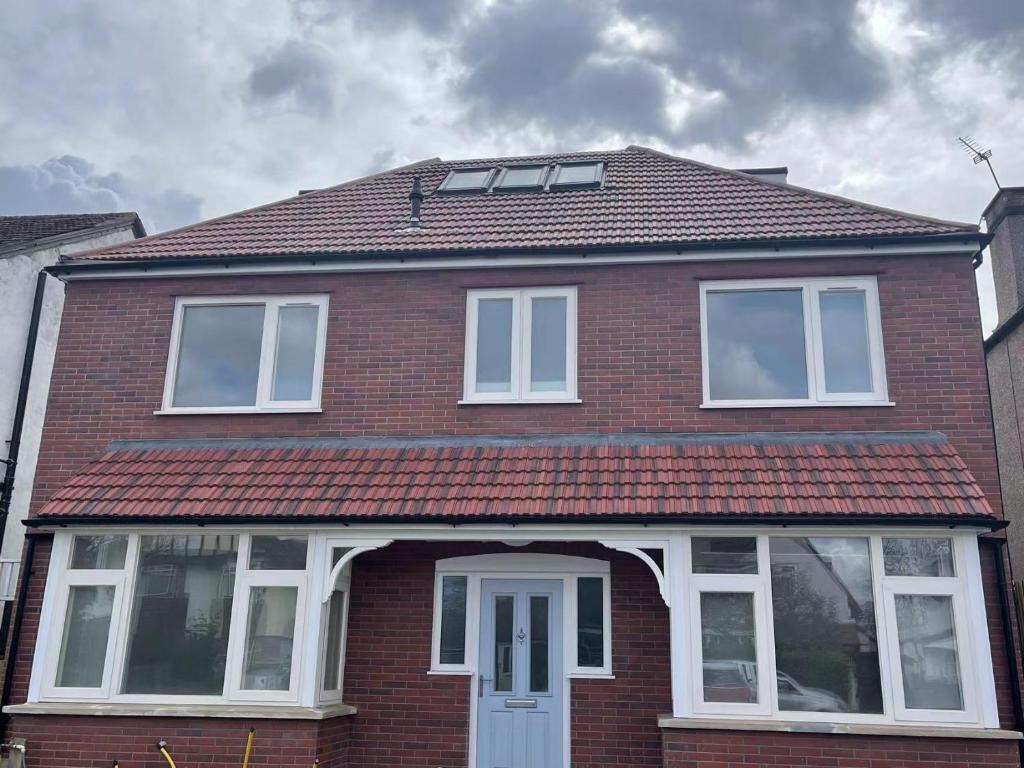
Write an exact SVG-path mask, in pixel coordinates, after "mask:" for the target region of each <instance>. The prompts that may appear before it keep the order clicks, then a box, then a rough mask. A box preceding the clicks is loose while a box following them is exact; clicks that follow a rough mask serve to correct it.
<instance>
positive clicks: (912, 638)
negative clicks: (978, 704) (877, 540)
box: [896, 595, 964, 710]
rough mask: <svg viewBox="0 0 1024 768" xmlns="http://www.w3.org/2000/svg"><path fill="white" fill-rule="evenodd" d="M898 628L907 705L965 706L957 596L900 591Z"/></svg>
mask: <svg viewBox="0 0 1024 768" xmlns="http://www.w3.org/2000/svg"><path fill="white" fill-rule="evenodd" d="M896 628H897V631H898V633H899V643H900V665H901V666H902V668H903V699H904V702H905V704H906V707H907V709H953V710H956V709H963V708H964V699H963V693H962V691H961V688H960V662H959V659H958V658H957V647H956V632H955V631H954V630H953V598H951V597H949V596H948V595H896Z"/></svg>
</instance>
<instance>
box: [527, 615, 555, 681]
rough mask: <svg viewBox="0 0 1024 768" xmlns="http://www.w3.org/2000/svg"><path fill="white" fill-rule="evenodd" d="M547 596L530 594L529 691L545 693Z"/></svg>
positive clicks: (547, 641) (547, 638)
mask: <svg viewBox="0 0 1024 768" xmlns="http://www.w3.org/2000/svg"><path fill="white" fill-rule="evenodd" d="M548 602H549V601H548V598H547V596H546V595H531V596H530V691H531V692H532V693H547V692H548V691H549V689H550V686H549V685H548V646H549V644H550V638H549V637H548Z"/></svg>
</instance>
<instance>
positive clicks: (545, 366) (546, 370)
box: [530, 296, 566, 392]
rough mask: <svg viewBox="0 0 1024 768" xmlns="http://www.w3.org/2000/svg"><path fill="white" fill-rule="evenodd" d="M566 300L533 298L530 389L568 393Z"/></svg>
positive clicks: (560, 297) (533, 390) (561, 297)
mask: <svg viewBox="0 0 1024 768" xmlns="http://www.w3.org/2000/svg"><path fill="white" fill-rule="evenodd" d="M565 326H566V299H565V297H564V296H559V297H557V298H556V297H544V298H536V299H533V302H532V305H531V318H530V391H531V392H564V391H565V390H566V381H565V351H566V347H565V343H566V328H565Z"/></svg>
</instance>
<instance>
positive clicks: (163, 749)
mask: <svg viewBox="0 0 1024 768" xmlns="http://www.w3.org/2000/svg"><path fill="white" fill-rule="evenodd" d="M156 748H157V751H158V752H160V754H161V755H163V758H164V760H166V761H167V764H168V765H169V766H171V768H178V766H176V765H175V764H174V758H172V757H171V754H170V753H169V752H168V751H167V742H166V741H163V740H162V739H161V740H160V741H158V742H157V743H156Z"/></svg>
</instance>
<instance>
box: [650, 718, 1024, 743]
mask: <svg viewBox="0 0 1024 768" xmlns="http://www.w3.org/2000/svg"><path fill="white" fill-rule="evenodd" d="M658 725H659V726H660V727H661V728H666V729H673V728H676V729H689V730H702V731H706V730H714V731H777V732H784V733H829V734H836V735H857V736H917V737H927V738H933V739H934V738H943V739H1003V740H1009V739H1013V740H1019V739H1024V734H1022V733H1021V732H1020V731H1006V730H1003V729H1001V728H961V727H958V726H949V727H947V726H938V725H871V724H868V723H808V722H805V721H794V720H720V719H711V718H701V717H672V716H671V715H662V716H661V717H659V718H658Z"/></svg>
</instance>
